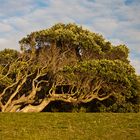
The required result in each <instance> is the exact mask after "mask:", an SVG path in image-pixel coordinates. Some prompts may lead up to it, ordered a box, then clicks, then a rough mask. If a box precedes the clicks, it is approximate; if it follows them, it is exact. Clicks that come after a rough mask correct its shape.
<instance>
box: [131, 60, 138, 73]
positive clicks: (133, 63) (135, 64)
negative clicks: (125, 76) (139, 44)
mask: <svg viewBox="0 0 140 140" xmlns="http://www.w3.org/2000/svg"><path fill="white" fill-rule="evenodd" d="M131 64H132V65H133V66H134V67H135V69H136V73H138V74H139V75H140V60H139V59H136V58H135V59H131Z"/></svg>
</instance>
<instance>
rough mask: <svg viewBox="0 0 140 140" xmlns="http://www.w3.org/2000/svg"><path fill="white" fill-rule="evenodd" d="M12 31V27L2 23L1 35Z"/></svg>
mask: <svg viewBox="0 0 140 140" xmlns="http://www.w3.org/2000/svg"><path fill="white" fill-rule="evenodd" d="M12 29H13V28H12V26H10V25H8V24H5V23H2V22H0V33H3V32H10V31H11V30H12Z"/></svg>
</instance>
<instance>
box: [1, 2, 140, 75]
mask: <svg viewBox="0 0 140 140" xmlns="http://www.w3.org/2000/svg"><path fill="white" fill-rule="evenodd" d="M58 22H63V23H69V22H72V23H77V24H79V25H82V26H83V27H84V28H88V29H89V30H91V31H93V32H98V33H101V34H102V35H103V36H104V37H105V38H106V39H108V40H109V41H111V42H112V43H113V44H116V45H117V44H120V43H121V44H126V45H127V46H128V47H129V49H130V60H131V63H132V65H133V66H134V67H135V68H136V72H137V73H138V74H140V0H0V50H2V49H4V48H12V49H18V50H19V45H18V41H19V40H20V39H21V38H22V37H24V36H26V35H27V34H29V33H30V32H32V31H36V30H40V29H45V28H48V27H51V26H52V25H54V24H55V23H58Z"/></svg>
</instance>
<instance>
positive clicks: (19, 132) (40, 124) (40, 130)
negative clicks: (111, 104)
mask: <svg viewBox="0 0 140 140" xmlns="http://www.w3.org/2000/svg"><path fill="white" fill-rule="evenodd" d="M0 140H140V114H139V113H126V114H123V113H122V114H112V113H25V114H24V113H0Z"/></svg>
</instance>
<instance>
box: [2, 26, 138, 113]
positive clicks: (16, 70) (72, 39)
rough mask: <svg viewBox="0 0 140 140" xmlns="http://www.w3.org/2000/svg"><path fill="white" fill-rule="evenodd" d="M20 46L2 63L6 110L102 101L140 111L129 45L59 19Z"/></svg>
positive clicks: (104, 104)
mask: <svg viewBox="0 0 140 140" xmlns="http://www.w3.org/2000/svg"><path fill="white" fill-rule="evenodd" d="M20 46H21V51H22V54H20V55H19V57H18V58H17V59H15V61H13V62H11V63H10V65H6V66H3V65H0V68H1V71H0V81H1V82H0V87H1V89H0V110H1V111H2V112H16V111H19V112H40V111H42V110H43V109H44V108H45V107H47V106H48V105H49V104H50V103H51V102H57V101H63V102H65V103H70V104H74V105H75V104H76V105H79V104H83V103H84V104H86V103H89V102H98V103H99V106H98V107H99V111H101V109H100V108H103V109H104V110H105V111H113V112H138V111H139V96H140V89H139V87H140V85H139V84H140V83H139V79H138V76H137V75H136V74H135V70H134V68H133V67H132V66H131V65H130V63H129V60H128V53H129V50H128V48H127V47H126V46H125V45H118V46H113V45H112V44H111V43H110V42H108V41H106V40H105V39H104V38H103V36H101V35H99V34H96V33H93V32H90V31H88V30H84V29H82V27H79V26H77V25H76V24H61V23H59V24H56V25H54V26H53V27H51V28H49V29H46V30H41V31H37V32H33V33H31V34H30V35H27V37H25V38H23V39H22V40H21V41H20ZM92 107H93V108H94V107H95V106H92ZM96 107H97V106H96Z"/></svg>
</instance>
